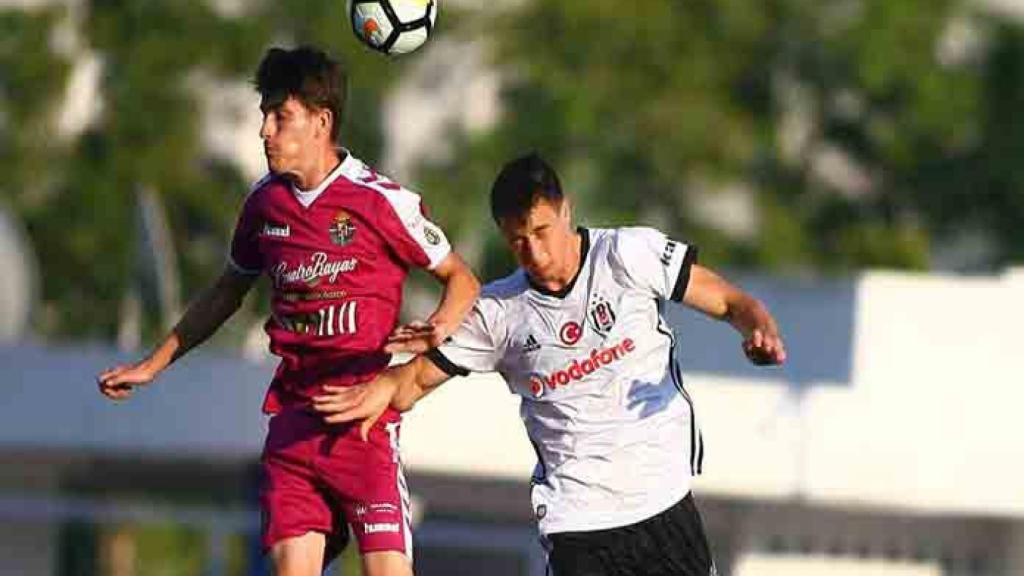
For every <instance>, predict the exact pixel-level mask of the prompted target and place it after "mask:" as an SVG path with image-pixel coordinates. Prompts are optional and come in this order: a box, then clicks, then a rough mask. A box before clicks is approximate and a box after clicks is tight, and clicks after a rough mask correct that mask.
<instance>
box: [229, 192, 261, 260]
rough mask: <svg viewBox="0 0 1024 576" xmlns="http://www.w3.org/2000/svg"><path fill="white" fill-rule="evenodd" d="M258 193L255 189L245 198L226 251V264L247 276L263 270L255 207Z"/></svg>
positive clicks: (258, 224)
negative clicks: (229, 246)
mask: <svg viewBox="0 0 1024 576" xmlns="http://www.w3.org/2000/svg"><path fill="white" fill-rule="evenodd" d="M258 194H259V190H258V189H257V190H255V191H253V192H252V193H250V194H249V197H248V198H246V200H245V204H244V205H243V206H242V211H241V213H240V214H239V215H238V222H237V223H236V224H235V231H234V234H233V235H232V237H231V250H230V252H229V253H228V265H229V266H231V267H232V268H234V269H235V271H237V272H239V273H241V274H245V275H249V276H256V275H258V274H259V273H260V272H262V271H263V257H262V255H261V254H260V246H259V235H260V218H259V215H258V214H257V207H256V204H257V202H256V197H257V195H258Z"/></svg>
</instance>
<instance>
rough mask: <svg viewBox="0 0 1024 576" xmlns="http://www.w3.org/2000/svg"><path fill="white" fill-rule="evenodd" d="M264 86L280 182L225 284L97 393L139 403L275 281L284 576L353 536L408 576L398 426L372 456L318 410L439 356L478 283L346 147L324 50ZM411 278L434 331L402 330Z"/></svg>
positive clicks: (377, 575)
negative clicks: (259, 285)
mask: <svg viewBox="0 0 1024 576" xmlns="http://www.w3.org/2000/svg"><path fill="white" fill-rule="evenodd" d="M255 84H256V89H257V90H258V91H259V93H260V96H261V98H262V100H261V103H260V108H261V110H262V111H263V125H262V128H261V131H260V136H261V137H262V139H263V145H264V151H265V154H266V158H267V164H268V166H269V169H270V173H269V174H268V175H267V176H266V177H265V178H263V179H262V180H261V181H260V182H258V183H257V184H256V185H255V186H254V188H253V190H252V192H251V193H250V194H249V196H248V198H247V199H246V200H245V204H244V206H243V208H242V211H241V215H240V216H239V219H238V224H237V226H236V228H235V233H234V237H233V239H232V243H231V253H230V257H229V259H228V264H227V266H226V267H225V269H224V272H223V273H222V274H221V276H220V278H219V279H218V280H217V281H216V282H215V283H214V285H213V286H212V287H211V288H209V289H208V290H207V291H206V292H204V293H203V294H202V295H201V296H199V298H198V299H197V300H196V301H194V302H193V303H192V304H191V305H190V306H189V307H188V309H187V310H186V312H185V314H184V315H183V317H182V318H181V320H180V321H179V323H178V324H177V326H176V327H175V328H174V329H173V330H172V331H171V333H170V334H169V335H168V336H167V337H166V338H165V339H164V340H163V342H162V343H161V344H160V345H159V346H158V347H157V348H156V349H155V350H154V351H153V352H152V353H151V354H150V355H149V356H148V357H146V358H145V359H143V360H142V361H140V362H138V363H136V364H133V365H124V366H118V367H116V368H113V369H111V370H108V371H106V372H104V373H102V374H100V375H99V377H98V384H99V387H100V390H101V391H102V393H103V394H105V395H106V396H108V397H109V398H112V399H115V400H120V399H124V398H127V397H128V396H130V395H131V393H132V390H133V388H134V387H136V386H139V385H144V384H147V383H149V382H151V381H152V380H153V379H154V378H155V377H156V376H157V375H158V374H159V373H160V372H161V371H163V370H164V369H165V368H166V367H167V366H168V365H170V364H171V363H172V362H174V361H175V360H176V359H178V358H179V357H181V356H182V355H184V354H185V353H186V352H188V351H189V350H190V349H191V348H193V347H194V346H196V345H198V344H199V343H201V342H203V341H204V340H205V339H206V338H207V337H209V336H210V335H211V334H212V333H213V332H214V331H216V330H217V328H219V327H220V326H221V325H222V324H223V323H224V322H225V321H226V320H227V319H228V318H229V317H230V316H231V315H232V314H233V313H234V312H235V311H236V310H237V309H238V307H239V305H240V304H241V302H242V299H243V297H244V296H245V295H246V293H248V292H249V290H250V289H251V288H252V286H253V284H254V282H255V281H256V279H257V278H258V277H259V276H260V275H263V274H266V275H267V276H268V277H269V279H270V281H271V282H272V285H273V286H272V288H273V290H272V302H271V310H272V313H271V317H270V318H269V319H268V320H267V323H266V327H265V329H266V331H267V333H268V335H269V336H270V349H271V351H272V352H273V353H274V354H276V355H277V356H280V358H281V361H280V364H279V365H278V368H277V372H276V374H275V376H274V379H273V381H272V382H271V384H270V388H269V391H268V393H267V396H266V400H265V402H264V410H265V411H266V412H267V413H269V414H272V415H273V417H272V418H271V420H270V427H269V432H268V435H267V439H266V445H265V447H264V452H263V457H262V471H263V484H262V487H261V495H260V501H261V502H260V503H261V507H262V511H263V517H264V522H263V544H264V547H265V549H266V550H267V551H268V552H269V554H270V557H271V558H272V560H273V564H274V567H275V572H276V574H277V575H278V576H314V575H319V574H320V573H321V571H322V569H323V566H325V565H326V564H327V563H328V562H329V561H330V560H331V559H332V558H333V557H334V556H335V555H336V554H337V553H338V552H339V551H340V550H341V549H342V548H343V547H344V546H345V544H346V542H347V540H348V529H347V527H346V524H351V526H352V531H353V532H354V533H355V537H356V540H357V541H358V544H359V550H360V553H361V555H362V561H363V572H364V573H365V574H367V575H369V576H404V575H411V574H412V561H411V559H412V548H411V546H412V543H411V532H410V526H409V510H408V493H407V490H406V486H405V480H404V477H403V475H402V469H401V465H400V462H399V457H398V431H399V424H400V420H401V419H400V416H399V414H398V412H395V411H392V412H391V413H389V414H386V415H384V417H383V418H381V420H380V422H379V424H378V425H376V426H375V427H374V429H373V430H372V431H371V432H370V434H369V438H368V441H367V442H363V441H362V440H361V439H360V437H359V431H358V429H356V428H355V427H352V426H349V425H341V426H338V425H330V424H326V423H324V422H323V420H322V419H321V418H320V417H319V416H317V415H315V414H314V413H313V412H312V410H311V409H310V403H311V400H312V398H314V397H315V396H317V395H318V394H320V393H322V391H323V387H324V386H326V385H330V386H332V387H336V386H349V385H354V384H357V383H360V382H364V381H367V380H369V379H371V378H373V377H374V376H375V375H376V374H377V373H379V372H380V371H381V370H383V369H384V368H385V367H386V366H387V365H388V362H389V360H390V354H391V353H393V352H399V351H401V352H422V351H425V350H427V349H429V348H431V347H433V346H436V345H437V344H439V343H440V342H442V341H443V340H444V339H445V338H446V337H448V335H449V334H451V333H452V332H454V330H455V329H456V328H457V327H458V325H459V323H460V322H461V321H462V318H463V317H464V316H465V314H466V312H467V311H468V310H469V309H470V308H471V306H472V304H473V302H474V300H475V298H476V296H477V294H478V292H479V284H478V282H477V280H476V278H475V277H474V276H473V274H472V272H471V271H470V270H469V269H468V267H467V266H466V265H465V263H464V262H463V261H462V259H461V258H460V257H459V256H458V255H457V254H455V253H454V252H452V250H451V247H450V245H449V243H448V240H447V239H446V238H445V235H444V233H443V232H442V231H441V230H440V228H438V227H437V226H436V225H435V224H433V223H432V222H431V221H430V220H429V219H428V218H427V216H426V211H425V209H424V208H423V206H422V204H421V202H420V197H419V196H418V195H416V194H414V193H412V192H410V191H408V190H406V189H404V188H402V187H401V186H399V185H397V184H395V183H394V182H392V181H390V180H388V179H387V178H385V177H383V176H381V175H380V174H378V173H377V172H375V171H374V170H373V169H371V168H369V167H368V166H366V165H365V164H363V163H362V162H360V161H359V160H357V159H356V158H355V157H353V156H352V155H351V154H350V153H349V152H348V151H346V150H344V149H340V148H338V147H337V146H336V142H338V136H339V128H340V126H339V124H340V119H341V114H342V110H343V108H344V98H345V75H344V72H343V70H342V69H341V67H340V66H339V65H338V64H337V63H336V62H335V61H333V60H331V59H330V57H328V56H327V55H326V54H324V53H323V52H320V51H318V50H316V49H312V48H298V49H295V50H282V49H277V48H275V49H271V50H269V51H268V52H267V54H266V55H265V56H264V58H263V61H262V62H261V64H260V67H259V70H258V71H257V73H256V79H255ZM413 266H416V267H420V268H426V269H428V270H429V271H430V272H431V274H433V276H434V277H435V278H437V280H438V281H439V282H440V283H441V284H443V285H444V294H443V297H442V300H441V302H440V304H439V305H438V307H437V310H436V311H435V312H434V313H433V314H432V315H431V316H430V318H429V319H428V320H427V321H426V322H414V323H412V324H409V325H407V326H402V327H398V328H396V324H397V320H398V315H399V311H400V308H401V296H402V283H403V281H404V279H405V275H406V272H407V270H408V269H409V268H410V267H413Z"/></svg>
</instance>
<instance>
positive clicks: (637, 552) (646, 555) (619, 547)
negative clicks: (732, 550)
mask: <svg viewBox="0 0 1024 576" xmlns="http://www.w3.org/2000/svg"><path fill="white" fill-rule="evenodd" d="M547 540H548V543H549V544H550V553H549V555H548V567H549V569H550V573H551V574H553V575H554V576H714V575H715V574H716V573H717V572H716V571H715V564H714V561H713V560H712V558H711V550H710V549H709V548H708V540H707V537H706V536H705V535H704V525H703V523H702V522H701V519H700V513H698V512H697V506H696V505H695V504H694V502H693V495H692V494H687V495H686V497H685V498H683V499H682V500H680V501H679V502H678V503H677V504H675V505H674V506H672V507H671V508H669V509H668V510H665V511H664V512H662V513H660V514H658V515H656V516H652V517H650V518H648V519H647V520H643V521H641V522H637V523H636V524H632V525H630V526H622V527H620V528H610V529H608V530H595V531H588V532H560V533H557V534H549V535H548V537H547Z"/></svg>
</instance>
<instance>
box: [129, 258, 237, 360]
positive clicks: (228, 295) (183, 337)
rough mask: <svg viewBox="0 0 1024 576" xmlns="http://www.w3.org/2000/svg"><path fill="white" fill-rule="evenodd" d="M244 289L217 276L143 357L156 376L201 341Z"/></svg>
mask: <svg viewBox="0 0 1024 576" xmlns="http://www.w3.org/2000/svg"><path fill="white" fill-rule="evenodd" d="M244 295H245V292H244V291H240V290H238V289H237V288H236V287H231V286H228V285H227V281H226V279H224V278H221V280H219V281H218V282H217V283H216V284H215V285H213V286H212V287H210V288H209V289H207V290H206V292H204V293H203V294H202V295H201V296H200V297H199V298H198V299H197V300H195V301H194V302H192V303H191V304H190V305H189V307H188V309H187V310H185V314H184V315H182V317H181V320H179V321H178V324H177V325H176V326H175V327H174V328H173V329H172V330H171V332H170V334H168V335H167V336H166V337H165V338H164V339H163V341H162V342H161V343H160V345H159V346H157V347H156V349H154V350H153V352H152V353H151V354H150V355H149V357H147V358H146V360H144V364H145V365H146V367H147V369H148V370H149V371H150V372H151V373H152V374H153V375H154V376H156V375H157V374H159V373H160V372H162V371H163V370H164V369H165V368H167V367H168V366H169V365H171V364H172V363H174V361H175V360H177V359H178V358H181V357H182V356H184V355H185V354H186V353H187V352H188V351H189V350H191V349H192V348H195V347H196V346H198V345H199V344H201V343H203V342H204V341H205V340H206V339H207V338H209V337H210V336H211V335H212V334H213V333H214V332H216V331H217V329H218V328H220V326H221V325H222V324H224V322H225V321H227V319H228V318H230V317H231V315H232V314H234V313H235V311H237V310H238V308H239V307H240V306H241V305H242V299H243V297H244Z"/></svg>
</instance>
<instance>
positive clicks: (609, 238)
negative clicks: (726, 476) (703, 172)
mask: <svg viewBox="0 0 1024 576" xmlns="http://www.w3.org/2000/svg"><path fill="white" fill-rule="evenodd" d="M491 209H492V214H493V216H494V219H495V222H496V223H497V224H498V226H499V227H500V228H501V231H502V234H503V235H504V237H505V240H506V241H507V243H508V246H509V247H510V248H511V249H512V251H513V252H514V253H515V256H516V259H517V260H518V262H519V265H520V268H519V269H518V270H516V271H515V272H514V273H513V274H511V275H510V276H508V277H506V278H503V279H501V280H498V281H496V282H492V283H491V284H488V285H487V286H486V287H485V288H484V290H483V293H482V295H481V297H480V299H479V300H478V301H477V303H476V306H475V307H474V309H473V311H472V312H471V313H470V314H469V316H467V318H466V319H465V321H464V322H463V323H462V325H461V327H460V328H459V330H458V331H456V332H455V334H454V335H453V336H452V337H451V338H450V339H449V340H448V341H447V342H445V343H444V344H442V345H441V346H440V347H438V348H437V349H435V350H432V351H431V352H429V353H427V354H425V355H421V356H417V357H416V358H414V359H413V360H412V361H410V362H409V363H407V364H404V365H402V366H396V367H393V368H390V369H388V370H387V371H385V372H383V373H382V374H381V376H379V377H378V378H377V379H376V380H374V381H372V382H371V383H369V384H366V385H363V386H361V387H349V388H345V389H328V390H327V393H325V394H324V395H322V396H320V397H319V398H317V399H315V400H314V407H315V408H316V409H317V410H319V411H320V412H321V413H322V414H323V415H324V418H325V420H326V421H328V422H342V421H352V420H358V419H363V428H365V429H369V427H370V426H371V425H372V424H373V422H374V421H375V420H376V418H377V417H378V416H379V415H380V414H382V413H383V412H384V411H385V410H386V409H388V408H389V406H390V407H391V408H397V409H399V410H408V409H410V408H411V407H412V406H413V404H415V403H416V401H417V400H418V399H420V398H421V397H423V396H424V395H425V394H427V393H428V392H430V391H431V390H433V389H434V388H436V387H437V386H438V385H440V384H441V383H443V382H445V381H446V380H448V379H449V378H451V377H452V376H455V375H466V374H468V373H470V372H492V371H496V372H498V373H499V374H501V375H502V377H504V379H505V381H506V382H507V383H508V386H509V388H510V389H511V391H512V392H513V393H515V394H518V395H519V396H521V397H522V403H521V408H520V411H521V415H522V418H523V422H524V423H525V426H526V432H527V434H528V435H529V438H530V441H531V442H532V443H533V445H534V447H535V448H536V451H537V456H538V462H537V467H536V471H535V474H534V477H533V481H532V484H533V489H532V501H533V510H534V513H535V515H536V518H537V521H538V524H539V529H540V533H541V537H542V542H544V543H545V544H546V546H547V548H548V551H549V562H550V566H551V568H552V569H553V572H554V574H555V576H583V575H586V576H595V575H633V574H644V575H648V576H649V575H687V576H688V575H694V576H697V575H700V576H708V575H709V574H714V573H715V568H714V562H713V560H712V557H711V553H710V550H709V547H708V544H707V540H706V538H705V535H704V530H703V527H702V524H701V520H700V516H699V514H698V512H697V509H696V507H695V506H694V502H693V497H692V495H691V494H690V478H691V477H692V476H693V475H694V474H697V473H699V472H700V467H701V460H702V458H703V450H704V447H703V441H702V438H701V435H700V430H699V428H698V427H697V421H696V417H695V415H694V409H693V403H692V402H691V400H690V397H689V395H688V394H687V393H686V390H685V389H684V388H683V382H682V376H681V372H680V368H679V364H678V362H677V361H676V358H675V357H674V339H673V334H672V331H671V329H669V327H668V326H666V324H665V321H664V316H663V314H662V307H663V306H664V305H665V303H666V302H682V303H683V304H685V305H687V306H690V307H691V308H694V309H696V310H699V311H701V312H703V313H705V314H707V315H709V316H711V317H714V318H717V319H720V320H723V321H726V322H728V323H729V324H731V325H732V326H733V327H734V328H735V329H736V330H737V331H738V332H739V333H740V335H741V337H742V344H741V348H742V350H743V352H744V354H745V355H746V357H747V358H748V359H749V360H750V361H751V362H753V363H755V364H758V365H772V364H781V363H783V362H784V361H785V359H786V352H785V348H784V345H783V342H782V338H781V337H780V336H779V331H778V328H777V327H776V324H775V321H774V319H773V318H772V316H771V314H769V312H768V310H767V309H766V308H765V307H764V306H763V305H762V304H761V303H760V302H758V301H757V300H755V299H754V298H752V297H750V296H749V295H747V294H746V293H744V292H743V291H741V290H740V289H738V288H736V287H735V286H733V285H731V284H730V283H728V282H727V281H725V280H724V279H722V278H721V277H720V276H718V275H716V274H715V273H714V272H712V271H711V270H709V269H707V268H705V267H702V266H699V265H697V264H696V256H697V249H696V248H695V247H694V246H690V245H687V244H685V243H682V242H679V241H676V240H672V239H670V238H668V237H666V236H665V235H664V234H662V233H661V232H659V231H657V230H654V229H651V228H616V229H596V228H594V229H586V228H574V227H573V225H572V210H571V204H570V202H569V200H568V199H567V198H565V197H564V196H563V193H562V190H561V186H560V184H559V182H558V177H557V175H556V174H555V172H554V171H553V170H552V169H551V168H550V167H549V166H548V165H547V164H546V163H545V162H544V161H543V160H542V159H541V158H539V157H538V156H536V155H532V154H531V155H528V156H525V157H523V158H519V159H517V160H514V161H512V162H510V163H509V164H507V165H506V166H505V167H504V169H503V170H502V171H501V173H500V174H499V175H498V177H497V179H496V181H495V183H494V186H493V188H492V191H491Z"/></svg>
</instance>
